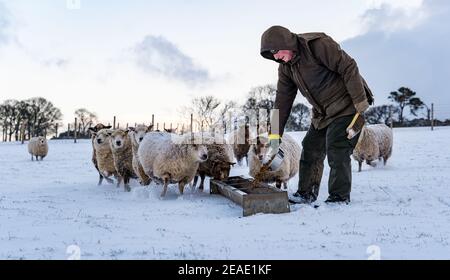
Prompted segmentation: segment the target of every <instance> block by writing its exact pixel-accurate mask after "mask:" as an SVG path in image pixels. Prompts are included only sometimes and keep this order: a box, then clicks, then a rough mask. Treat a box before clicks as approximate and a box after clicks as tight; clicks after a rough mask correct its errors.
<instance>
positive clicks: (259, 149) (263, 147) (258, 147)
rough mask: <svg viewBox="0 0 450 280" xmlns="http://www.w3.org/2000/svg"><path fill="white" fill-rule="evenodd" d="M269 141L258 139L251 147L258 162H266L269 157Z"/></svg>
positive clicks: (263, 138)
mask: <svg viewBox="0 0 450 280" xmlns="http://www.w3.org/2000/svg"><path fill="white" fill-rule="evenodd" d="M269 148H270V145H269V140H268V139H267V138H265V137H258V139H257V141H256V144H253V145H252V149H253V152H254V154H255V155H256V156H257V157H258V159H259V160H260V161H264V160H267V158H268V157H270V156H269V154H268V152H269Z"/></svg>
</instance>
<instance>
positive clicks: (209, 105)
mask: <svg viewBox="0 0 450 280" xmlns="http://www.w3.org/2000/svg"><path fill="white" fill-rule="evenodd" d="M220 104H221V101H220V100H219V99H217V98H216V97H214V96H212V95H208V96H202V97H197V98H194V99H193V100H192V103H191V107H190V108H188V110H189V111H190V112H192V113H193V114H194V121H195V122H196V123H197V125H198V126H199V127H203V128H209V127H211V126H212V125H213V124H214V123H215V119H216V112H217V110H218V108H219V106H220Z"/></svg>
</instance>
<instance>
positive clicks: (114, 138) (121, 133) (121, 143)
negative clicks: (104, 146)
mask: <svg viewBox="0 0 450 280" xmlns="http://www.w3.org/2000/svg"><path fill="white" fill-rule="evenodd" d="M110 141H111V146H112V148H113V149H122V148H124V147H126V146H127V143H128V131H127V130H121V129H118V130H116V131H114V132H113V133H112V134H111V138H110Z"/></svg>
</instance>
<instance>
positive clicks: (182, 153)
mask: <svg viewBox="0 0 450 280" xmlns="http://www.w3.org/2000/svg"><path fill="white" fill-rule="evenodd" d="M138 158H139V161H140V163H141V165H142V167H143V169H144V172H145V173H146V174H147V175H148V176H149V177H150V178H152V179H153V180H155V181H157V182H161V183H162V184H163V185H164V189H163V192H162V193H161V196H162V197H163V196H165V195H166V192H167V186H168V185H169V184H176V183H178V188H179V191H180V194H183V192H184V187H185V185H186V184H188V183H190V182H191V181H192V180H193V179H194V176H195V174H196V173H197V169H198V166H199V164H200V162H204V161H206V160H207V159H208V151H207V148H206V147H205V146H204V145H197V144H191V136H190V135H185V136H179V135H175V134H169V133H161V132H150V133H147V135H145V137H144V140H143V141H142V142H141V144H140V145H139V150H138Z"/></svg>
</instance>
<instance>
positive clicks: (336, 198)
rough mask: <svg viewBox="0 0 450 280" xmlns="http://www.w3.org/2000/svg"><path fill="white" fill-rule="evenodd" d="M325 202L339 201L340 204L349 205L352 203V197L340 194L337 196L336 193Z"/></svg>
mask: <svg viewBox="0 0 450 280" xmlns="http://www.w3.org/2000/svg"><path fill="white" fill-rule="evenodd" d="M325 203H328V204H330V203H338V204H346V205H348V204H349V203H350V197H346V198H343V197H340V196H336V195H330V196H329V197H328V198H327V200H325Z"/></svg>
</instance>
